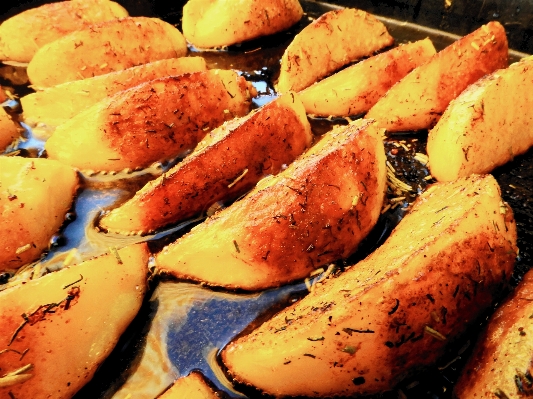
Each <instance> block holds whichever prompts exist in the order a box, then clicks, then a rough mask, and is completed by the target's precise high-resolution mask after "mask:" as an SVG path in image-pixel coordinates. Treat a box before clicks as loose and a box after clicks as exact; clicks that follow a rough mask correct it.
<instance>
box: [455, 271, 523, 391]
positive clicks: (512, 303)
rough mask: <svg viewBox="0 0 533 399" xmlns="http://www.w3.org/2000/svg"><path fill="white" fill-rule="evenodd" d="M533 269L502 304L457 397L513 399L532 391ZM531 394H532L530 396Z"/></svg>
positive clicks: (457, 387) (466, 371) (471, 363)
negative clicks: (532, 321)
mask: <svg viewBox="0 0 533 399" xmlns="http://www.w3.org/2000/svg"><path fill="white" fill-rule="evenodd" d="M531 298H533V272H531V271H530V272H528V273H526V274H525V276H524V278H523V280H522V282H521V283H520V285H519V286H518V287H517V288H516V290H515V292H514V293H513V294H512V296H511V297H510V298H508V299H507V300H506V301H505V302H504V303H503V304H502V305H501V306H499V307H498V309H497V310H496V312H495V313H494V315H493V316H492V318H491V319H490V321H489V324H488V326H487V328H486V330H485V331H484V332H483V334H482V335H481V337H480V339H479V340H478V343H477V345H476V348H475V349H474V353H473V354H472V356H471V358H470V360H469V361H468V363H467V364H466V366H465V368H464V369H463V372H462V374H461V376H460V378H459V381H458V382H457V385H456V386H455V397H456V398H457V399H467V398H479V399H482V398H490V399H492V398H495V397H497V396H496V395H495V393H496V392H498V391H499V392H501V393H503V394H505V396H503V395H501V396H500V397H507V398H509V399H513V398H522V397H527V396H529V395H530V394H531V382H530V380H528V379H530V378H531V373H532V372H533V369H532V365H531V359H532V357H533V340H532V339H531V337H533V325H532V323H531V320H530V316H531V314H533V302H532V301H531ZM528 394H529V395H528Z"/></svg>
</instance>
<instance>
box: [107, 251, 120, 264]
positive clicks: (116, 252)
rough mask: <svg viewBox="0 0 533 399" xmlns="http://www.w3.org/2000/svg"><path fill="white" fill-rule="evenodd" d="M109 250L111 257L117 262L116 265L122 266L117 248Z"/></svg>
mask: <svg viewBox="0 0 533 399" xmlns="http://www.w3.org/2000/svg"><path fill="white" fill-rule="evenodd" d="M109 250H110V251H111V253H112V254H113V255H115V258H117V262H118V264H119V265H122V264H123V263H122V259H121V258H120V255H119V253H118V250H117V247H111V248H109Z"/></svg>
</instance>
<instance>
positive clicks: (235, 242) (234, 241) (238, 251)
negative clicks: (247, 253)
mask: <svg viewBox="0 0 533 399" xmlns="http://www.w3.org/2000/svg"><path fill="white" fill-rule="evenodd" d="M233 245H235V251H237V253H238V254H240V253H241V250H240V249H239V244H237V241H236V240H233Z"/></svg>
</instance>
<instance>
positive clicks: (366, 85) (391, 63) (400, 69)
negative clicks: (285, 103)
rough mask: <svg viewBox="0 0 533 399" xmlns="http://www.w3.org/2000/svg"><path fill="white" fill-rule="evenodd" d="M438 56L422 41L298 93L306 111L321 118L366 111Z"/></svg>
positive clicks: (431, 44) (433, 48) (428, 42)
mask: <svg viewBox="0 0 533 399" xmlns="http://www.w3.org/2000/svg"><path fill="white" fill-rule="evenodd" d="M433 55H435V47H433V43H431V40H429V39H425V40H419V41H417V42H414V43H409V44H406V45H403V46H400V47H396V48H394V49H392V50H389V51H386V52H384V53H381V54H378V55H375V56H374V57H370V58H368V59H366V60H363V61H361V62H359V63H357V64H355V65H352V66H349V67H348V68H345V69H343V70H342V71H340V72H337V73H336V74H334V75H331V76H329V77H327V78H325V79H324V80H321V81H320V82H318V83H315V84H314V85H312V86H309V87H308V88H306V89H304V90H303V91H301V92H300V93H298V97H300V100H302V102H303V104H304V107H305V111H306V112H307V113H308V114H314V115H319V116H330V115H331V116H349V115H359V114H362V113H364V112H367V111H368V110H369V109H370V108H371V107H372V106H373V105H374V104H375V103H376V102H377V101H378V100H379V99H380V98H381V97H382V96H383V95H384V94H385V93H386V92H387V90H389V89H390V88H391V87H392V85H393V84H395V83H396V82H397V81H399V80H400V79H401V78H403V77H404V76H405V75H407V74H408V73H409V72H411V71H412V70H413V69H414V68H416V67H417V66H419V65H421V64H423V63H424V62H426V61H427V60H428V59H430V58H431V57H432V56H433Z"/></svg>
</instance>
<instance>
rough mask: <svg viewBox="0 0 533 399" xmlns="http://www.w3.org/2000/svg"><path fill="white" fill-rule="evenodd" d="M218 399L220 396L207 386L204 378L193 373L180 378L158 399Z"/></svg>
mask: <svg viewBox="0 0 533 399" xmlns="http://www.w3.org/2000/svg"><path fill="white" fill-rule="evenodd" d="M185 398H187V399H219V398H220V396H219V395H217V393H216V392H215V391H214V390H213V388H211V386H209V385H208V383H207V382H206V380H205V378H204V376H203V375H202V374H201V373H199V372H198V371H193V372H192V373H190V374H189V375H188V376H186V377H181V378H178V379H177V380H176V382H175V383H174V384H173V385H172V386H171V387H170V388H169V389H168V390H167V391H165V393H164V394H163V395H161V396H158V399H185Z"/></svg>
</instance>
